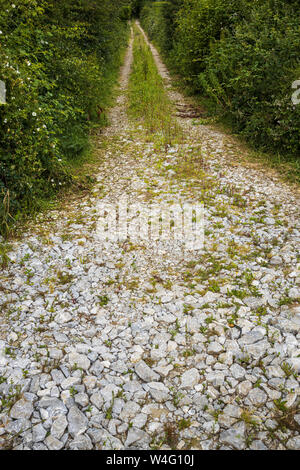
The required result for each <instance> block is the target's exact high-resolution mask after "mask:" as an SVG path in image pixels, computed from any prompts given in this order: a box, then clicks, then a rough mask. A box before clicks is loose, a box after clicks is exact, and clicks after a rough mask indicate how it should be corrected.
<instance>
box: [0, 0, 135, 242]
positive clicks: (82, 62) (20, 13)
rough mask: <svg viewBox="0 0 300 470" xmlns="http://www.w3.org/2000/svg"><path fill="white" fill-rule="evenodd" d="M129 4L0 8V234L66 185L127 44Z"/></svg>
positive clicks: (44, 0) (73, 2) (51, 2)
mask: <svg viewBox="0 0 300 470" xmlns="http://www.w3.org/2000/svg"><path fill="white" fill-rule="evenodd" d="M129 5H130V2H129V1H127V0H124V1H120V2H111V1H110V0H101V2H100V1H94V0H86V1H85V2H82V1H80V0H65V1H64V2H57V1H55V0H15V3H12V2H11V1H8V0H2V2H1V15H0V80H2V81H3V82H4V83H5V84H6V88H7V98H6V104H4V105H0V232H2V233H4V232H5V231H7V229H8V227H9V225H10V223H11V222H12V221H13V220H17V219H18V218H19V217H20V216H21V214H24V213H28V212H32V211H34V210H36V209H38V208H39V207H40V205H41V202H42V201H43V200H44V199H47V198H49V197H52V195H53V194H55V192H56V191H57V190H58V189H59V188H60V187H61V186H63V185H65V184H66V183H68V182H69V181H70V175H69V173H68V169H67V168H68V167H69V162H70V161H72V160H74V159H76V158H78V156H80V155H82V154H83V153H84V152H85V151H86V150H87V149H88V146H89V129H90V128H91V126H93V125H97V126H99V125H103V124H105V121H106V119H105V108H106V107H107V106H108V104H109V102H110V99H111V90H112V84H113V83H114V81H115V78H116V71H117V70H118V68H119V63H120V50H121V47H122V45H124V44H125V41H126V31H127V21H126V20H127V19H128V17H129V16H130V10H128V9H127V7H128V6H129Z"/></svg>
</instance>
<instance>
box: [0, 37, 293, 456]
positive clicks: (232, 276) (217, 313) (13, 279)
mask: <svg viewBox="0 0 300 470" xmlns="http://www.w3.org/2000/svg"><path fill="white" fill-rule="evenodd" d="M151 49H152V53H153V55H154V58H155V61H156V65H157V67H158V70H159V72H160V73H161V75H162V77H163V78H164V80H165V85H166V90H167V92H168V94H169V97H170V99H171V100H172V102H173V103H174V114H175V108H176V106H177V108H178V107H179V108H180V106H181V107H182V108H184V105H185V98H184V97H183V96H181V95H180V94H179V93H178V92H177V91H176V90H174V89H173V88H172V82H171V79H170V77H169V75H168V72H167V70H166V68H165V67H164V65H163V64H162V62H161V59H160V57H159V55H158V53H157V51H156V50H155V48H154V47H153V46H151ZM131 64H132V39H131V41H130V44H129V48H128V52H127V55H126V58H125V63H124V66H123V67H122V70H121V76H120V95H119V98H118V100H117V103H116V106H115V108H114V109H112V110H111V116H110V117H111V126H110V127H109V128H107V129H106V130H105V132H104V133H103V134H102V135H100V136H99V148H98V153H99V162H100V163H99V174H98V175H97V183H96V184H95V186H94V188H93V190H92V191H91V193H90V194H89V195H88V196H86V197H84V198H81V199H79V198H78V200H76V199H75V200H72V201H71V202H70V204H69V205H68V207H66V208H65V210H61V211H57V210H56V211H50V212H49V213H47V214H46V215H45V214H44V215H43V214H42V215H41V216H40V221H39V223H38V224H36V225H34V226H32V228H31V229H28V230H27V231H25V232H24V234H23V238H22V240H21V241H15V242H13V243H12V248H11V251H10V253H9V258H10V260H11V261H10V262H9V264H8V266H7V267H6V268H4V269H3V270H2V271H1V273H0V309H1V316H0V325H1V330H0V400H1V401H0V448H1V447H2V448H14V449H24V450H25V449H36V450H39V449H50V450H52V449H55V450H58V449H63V448H64V449H83V450H84V449H152V448H154V449H157V448H159V449H190V448H191V449H300V435H299V429H300V408H299V392H300V388H299V375H298V373H299V372H300V347H299V339H300V303H299V301H300V290H299V282H300V270H299V268H300V258H299V246H300V232H299V228H300V226H299V197H298V195H297V193H296V192H295V191H294V190H292V189H291V188H290V187H289V186H287V185H285V184H284V183H281V182H280V181H279V180H278V179H276V177H275V176H274V175H269V174H268V173H267V172H266V171H258V170H256V169H253V168H252V169H251V168H249V167H247V166H243V165H242V164H239V163H238V162H237V160H235V152H237V149H236V148H235V147H234V144H232V143H231V142H230V139H229V138H228V137H227V136H226V135H225V134H222V133H221V132H219V131H216V130H215V129H213V128H212V127H209V126H204V125H201V124H199V125H195V124H197V123H195V118H189V117H187V118H186V117H185V118H180V117H178V125H179V126H180V128H181V129H182V130H183V133H184V136H185V139H184V141H183V142H182V143H181V144H176V145H174V146H169V147H167V148H165V149H164V150H161V149H159V148H158V147H157V145H155V142H153V141H152V140H151V138H149V135H148V134H147V132H146V131H145V130H144V129H143V127H142V125H137V124H136V123H135V122H131V121H130V120H129V119H128V118H127V111H126V110H127V99H126V90H127V86H128V80H129V76H130V69H131ZM124 195H126V196H127V198H128V201H129V202H130V203H146V202H147V203H148V202H149V201H151V202H154V203H157V204H162V203H165V202H167V203H168V204H172V203H173V202H175V203H183V202H193V203H194V202H202V201H203V202H204V208H205V244H204V248H203V249H202V250H194V251H187V250H183V249H182V247H180V246H177V245H176V244H174V243H172V241H171V240H169V241H168V240H165V241H157V242H154V241H147V240H146V241H145V240H142V241H139V240H138V241H136V242H134V243H133V242H132V241H131V240H128V241H124V242H115V241H101V240H100V239H99V237H97V231H96V228H97V221H98V219H99V202H103V203H111V204H114V203H117V202H118V201H119V199H120V197H121V196H124Z"/></svg>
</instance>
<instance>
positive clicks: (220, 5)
mask: <svg viewBox="0 0 300 470" xmlns="http://www.w3.org/2000/svg"><path fill="white" fill-rule="evenodd" d="M299 14H300V4H299V2H298V1H296V0H169V1H167V2H158V1H150V0H149V1H146V4H145V5H144V7H143V8H142V12H141V21H142V24H143V26H144V27H145V29H146V31H147V32H148V34H149V35H150V38H151V39H153V40H154V41H155V42H156V44H157V45H158V47H159V48H160V50H161V52H162V53H163V54H164V57H165V59H166V61H167V63H168V65H171V66H172V67H173V68H174V69H175V70H176V71H177V72H179V73H180V75H181V76H182V78H183V80H184V81H185V83H186V84H187V85H188V86H189V88H190V89H191V90H192V92H193V93H196V94H200V95H201V96H203V97H206V98H208V99H209V101H207V102H208V103H210V104H211V106H210V109H211V110H212V109H213V110H214V112H217V113H218V114H219V115H220V116H221V117H224V118H226V121H227V122H228V121H229V122H230V124H231V125H232V127H233V128H234V129H236V130H237V131H238V132H240V133H242V134H243V135H244V136H245V137H246V138H247V140H248V141H249V142H251V143H252V144H253V145H254V146H256V147H258V148H262V149H263V150H267V151H271V152H276V153H277V152H279V153H281V154H286V155H290V156H294V157H295V156H296V157H299V153H300V105H296V106H295V105H294V104H293V103H292V100H291V97H292V93H293V90H292V83H293V82H294V81H295V80H297V79H298V80H299V79H300V56H299V50H300V34H299V33H300V26H299Z"/></svg>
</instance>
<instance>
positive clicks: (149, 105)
mask: <svg viewBox="0 0 300 470" xmlns="http://www.w3.org/2000/svg"><path fill="white" fill-rule="evenodd" d="M128 93H129V114H130V115H131V116H132V117H134V118H136V119H138V120H140V121H141V122H142V123H143V125H144V126H145V128H146V129H147V131H148V132H150V133H151V134H156V137H157V141H158V143H159V144H161V145H163V146H167V145H171V144H172V142H174V140H176V139H178V138H180V135H181V134H180V130H179V128H178V125H177V123H176V120H175V118H174V117H173V116H172V105H171V102H170V100H169V99H168V97H167V94H166V92H165V88H164V83H163V79H162V78H161V76H160V75H159V73H158V70H157V67H156V64H155V62H154V59H153V55H152V52H151V50H150V47H149V46H148V45H147V43H146V41H145V39H144V37H143V35H142V33H141V31H140V30H139V28H138V27H137V26H136V25H135V26H134V42H133V66H132V73H131V75H130V82H129V92H128Z"/></svg>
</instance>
